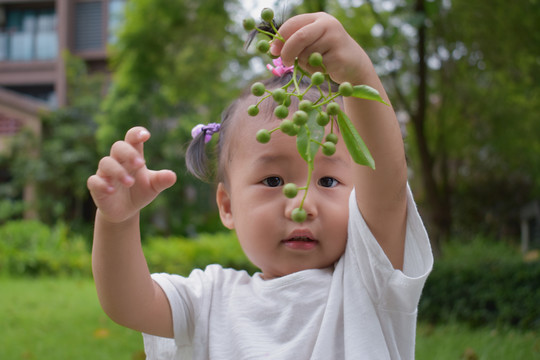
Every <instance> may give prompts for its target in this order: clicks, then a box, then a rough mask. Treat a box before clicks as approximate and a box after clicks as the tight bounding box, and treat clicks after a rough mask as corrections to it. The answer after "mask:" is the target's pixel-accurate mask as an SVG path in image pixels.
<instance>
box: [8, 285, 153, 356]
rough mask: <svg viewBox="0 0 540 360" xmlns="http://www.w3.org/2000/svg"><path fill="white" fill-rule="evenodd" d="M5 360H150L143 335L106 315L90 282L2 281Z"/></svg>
mask: <svg viewBox="0 0 540 360" xmlns="http://www.w3.org/2000/svg"><path fill="white" fill-rule="evenodd" d="M0 289H1V290H0V293H1V295H0V319H1V320H0V334H2V336H0V359H11V360H18V359H39V360H48V359H50V360H52V359H56V360H62V359H92V360H98V359H104V360H105V359H106V360H110V359H118V360H123V359H125V360H136V359H144V358H145V356H144V351H143V345H142V337H141V335H140V334H139V333H136V332H135V331H131V330H129V329H125V328H123V327H121V326H118V325H116V324H115V323H113V322H112V321H111V320H109V319H108V318H107V316H106V315H105V314H104V313H103V311H102V310H101V308H100V306H99V303H98V300H97V296H96V293H95V290H94V286H93V283H92V281H91V280H89V279H81V280H74V279H56V278H51V279H43V278H39V279H16V280H15V279H0Z"/></svg>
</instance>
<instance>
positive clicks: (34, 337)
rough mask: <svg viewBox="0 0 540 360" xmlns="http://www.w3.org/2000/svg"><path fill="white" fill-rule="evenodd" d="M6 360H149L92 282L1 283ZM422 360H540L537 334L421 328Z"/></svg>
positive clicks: (0, 346) (0, 349)
mask: <svg viewBox="0 0 540 360" xmlns="http://www.w3.org/2000/svg"><path fill="white" fill-rule="evenodd" d="M0 289H1V290H0V292H1V295H0V334H1V336H0V359H10V360H19V359H39V360H49V359H50V360H53V359H54V360H59V359H60V360H62V359H92V360H99V359H107V360H109V359H118V360H122V359H126V360H128V359H129V360H137V359H144V352H143V345H142V337H141V335H140V334H139V333H137V332H135V331H131V330H129V329H125V328H123V327H121V326H119V325H116V324H114V323H113V322H112V321H111V320H109V319H108V318H107V316H106V315H105V314H104V313H103V311H102V310H101V308H100V306H99V303H98V300H97V297H96V293H95V290H94V285H93V282H92V280H90V279H69V278H49V279H48V278H39V279H28V278H22V279H0ZM417 334H418V336H417V346H416V359H417V360H432V359H437V360H446V359H448V360H450V359H452V360H459V359H465V360H473V359H474V360H481V359H494V360H497V359H501V360H502V359H504V360H506V359H540V337H539V336H538V333H535V332H519V331H515V330H504V331H503V330H492V329H469V328H467V327H466V326H462V325H458V324H446V325H438V326H430V325H427V324H419V326H418V332H417Z"/></svg>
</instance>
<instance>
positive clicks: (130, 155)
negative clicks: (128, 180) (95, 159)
mask: <svg viewBox="0 0 540 360" xmlns="http://www.w3.org/2000/svg"><path fill="white" fill-rule="evenodd" d="M111 157H112V158H114V159H115V160H116V161H118V162H119V163H120V164H121V165H122V166H123V167H124V168H125V169H126V170H127V171H128V172H129V173H131V174H133V173H135V172H136V171H137V170H139V169H140V168H141V167H142V166H143V165H144V158H143V157H142V156H141V155H140V154H139V152H138V151H137V150H136V149H135V148H134V147H133V146H132V145H131V144H129V143H128V142H126V141H117V142H115V143H114V144H113V146H112V147H111Z"/></svg>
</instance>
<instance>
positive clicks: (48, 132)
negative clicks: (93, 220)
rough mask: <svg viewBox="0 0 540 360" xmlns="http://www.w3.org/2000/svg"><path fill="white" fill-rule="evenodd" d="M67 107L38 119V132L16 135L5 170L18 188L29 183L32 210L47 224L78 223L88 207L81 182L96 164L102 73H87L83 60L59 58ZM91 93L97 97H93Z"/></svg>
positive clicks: (93, 170)
mask: <svg viewBox="0 0 540 360" xmlns="http://www.w3.org/2000/svg"><path fill="white" fill-rule="evenodd" d="M64 59H65V63H66V75H67V83H68V89H69V94H70V95H69V102H70V106H68V107H65V108H61V109H57V110H53V111H50V112H48V113H45V114H44V115H43V116H42V119H41V120H42V134H41V138H40V139H37V138H36V137H35V135H34V133H32V132H30V131H24V132H21V133H20V134H19V135H17V137H16V138H15V139H14V142H13V144H12V146H13V148H12V151H11V154H12V155H11V157H10V159H8V160H7V161H8V162H9V168H10V171H11V173H12V176H13V182H12V183H11V185H12V186H13V187H15V188H18V189H20V190H22V188H23V187H24V186H25V185H27V184H28V183H31V184H33V185H34V186H35V188H36V203H35V204H26V206H30V207H32V209H33V210H35V211H36V212H37V214H38V216H39V218H40V219H41V220H42V221H44V222H46V223H49V224H54V223H55V222H57V221H58V220H66V221H70V222H73V221H76V222H80V221H81V220H83V219H84V218H85V215H88V213H89V212H90V211H89V209H90V208H91V207H92V206H91V202H90V197H89V194H88V191H87V189H86V179H87V178H88V176H89V175H90V174H91V173H93V172H95V166H96V163H97V161H98V154H97V150H96V141H95V136H94V134H95V131H96V128H97V126H96V124H95V122H94V119H93V116H94V115H95V114H96V113H97V112H98V109H99V104H100V96H99V94H100V93H101V92H102V89H103V86H104V84H105V78H104V76H103V75H100V74H96V75H88V74H87V69H86V66H85V64H84V62H83V61H82V60H80V59H78V58H75V57H73V56H71V55H70V54H64ZM96 94H97V96H96Z"/></svg>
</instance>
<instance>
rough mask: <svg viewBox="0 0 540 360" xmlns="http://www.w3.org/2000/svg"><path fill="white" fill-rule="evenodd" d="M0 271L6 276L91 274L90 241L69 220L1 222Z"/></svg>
mask: <svg viewBox="0 0 540 360" xmlns="http://www.w3.org/2000/svg"><path fill="white" fill-rule="evenodd" d="M0 274H1V275H4V276H41V275H47V276H52V275H55V276H56V275H70V276H73V275H80V276H90V274H91V258H90V250H89V248H88V245H87V242H86V241H85V240H84V238H83V237H82V236H81V235H75V234H71V233H70V232H69V229H68V227H67V226H66V225H65V224H58V225H57V226H55V227H54V228H52V229H51V228H49V227H48V226H47V225H45V224H42V223H40V222H39V221H29V220H26V221H25V220H18V221H10V222H8V223H6V224H4V225H2V226H0Z"/></svg>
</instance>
